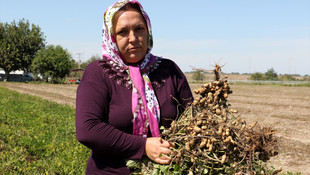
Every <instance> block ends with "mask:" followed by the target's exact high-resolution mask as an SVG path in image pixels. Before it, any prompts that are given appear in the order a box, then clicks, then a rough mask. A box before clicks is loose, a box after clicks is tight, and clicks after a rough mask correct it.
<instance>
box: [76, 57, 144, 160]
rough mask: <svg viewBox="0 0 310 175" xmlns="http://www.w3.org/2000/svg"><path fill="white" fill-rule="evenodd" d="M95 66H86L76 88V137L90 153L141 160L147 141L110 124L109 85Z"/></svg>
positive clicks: (95, 63) (94, 64)
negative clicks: (91, 151)
mask: <svg viewBox="0 0 310 175" xmlns="http://www.w3.org/2000/svg"><path fill="white" fill-rule="evenodd" d="M105 80H106V79H105V77H104V75H103V73H102V71H101V69H100V67H99V65H98V62H93V63H91V64H90V65H89V66H87V68H86V70H85V72H84V75H83V78H82V81H81V83H80V85H79V87H78V89H77V98H76V137H77V140H78V141H79V142H81V143H82V144H83V145H85V146H87V147H88V148H90V149H91V150H93V151H95V152H97V153H100V154H102V155H105V156H118V157H123V158H128V159H141V158H142V156H143V154H144V149H145V142H146V138H143V137H141V136H135V135H132V134H128V133H125V132H123V131H121V130H118V129H117V128H115V127H113V126H112V125H109V124H108V123H107V121H108V114H109V111H108V110H109V101H110V95H109V86H108V85H107V81H105Z"/></svg>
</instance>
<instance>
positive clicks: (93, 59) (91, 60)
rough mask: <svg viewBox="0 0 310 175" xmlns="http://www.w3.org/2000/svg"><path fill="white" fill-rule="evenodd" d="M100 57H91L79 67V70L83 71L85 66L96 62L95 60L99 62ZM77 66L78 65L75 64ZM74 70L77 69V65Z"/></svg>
mask: <svg viewBox="0 0 310 175" xmlns="http://www.w3.org/2000/svg"><path fill="white" fill-rule="evenodd" d="M101 58H102V57H100V56H98V55H93V56H92V57H90V58H89V59H88V60H87V61H85V62H83V63H82V64H81V65H80V68H81V69H85V68H86V66H87V65H88V64H89V63H91V62H93V61H96V60H100V59H101ZM76 64H78V63H76ZM75 67H76V68H78V65H75Z"/></svg>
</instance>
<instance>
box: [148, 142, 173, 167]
mask: <svg viewBox="0 0 310 175" xmlns="http://www.w3.org/2000/svg"><path fill="white" fill-rule="evenodd" d="M170 147H171V146H170V144H169V142H167V141H165V140H162V139H161V138H160V137H151V138H147V139H146V145H145V154H146V155H147V157H148V158H150V159H151V160H153V161H155V162H157V163H160V164H169V163H170V161H171V158H170V157H169V156H168V155H169V154H170V153H171V150H170V149H169V148H170Z"/></svg>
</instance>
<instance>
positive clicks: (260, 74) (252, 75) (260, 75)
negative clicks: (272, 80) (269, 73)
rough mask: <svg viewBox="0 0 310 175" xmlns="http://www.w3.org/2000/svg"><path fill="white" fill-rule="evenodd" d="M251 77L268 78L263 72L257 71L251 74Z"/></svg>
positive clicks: (255, 78) (252, 78) (256, 78)
mask: <svg viewBox="0 0 310 175" xmlns="http://www.w3.org/2000/svg"><path fill="white" fill-rule="evenodd" d="M250 79H251V80H266V77H265V76H264V74H262V73H259V72H255V73H253V74H251V78H250Z"/></svg>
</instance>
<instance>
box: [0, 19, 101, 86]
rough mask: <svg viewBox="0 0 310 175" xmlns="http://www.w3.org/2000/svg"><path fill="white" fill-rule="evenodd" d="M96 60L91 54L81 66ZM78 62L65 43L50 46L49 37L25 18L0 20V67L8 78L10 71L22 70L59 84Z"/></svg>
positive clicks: (6, 78)
mask: <svg viewBox="0 0 310 175" xmlns="http://www.w3.org/2000/svg"><path fill="white" fill-rule="evenodd" d="M95 59H100V57H99V56H93V57H91V58H90V59H89V60H87V61H86V62H83V63H82V64H81V68H85V67H86V65H87V64H88V63H89V62H91V61H94V60H95ZM77 65H78V63H76V62H75V61H74V59H73V58H72V55H71V54H70V53H69V51H68V50H66V49H64V48H63V47H62V46H60V45H47V43H46V37H45V35H44V33H43V32H42V31H41V28H40V27H39V26H38V25H35V24H30V23H29V21H28V20H25V19H21V20H19V21H18V22H15V20H14V21H13V22H11V23H2V22H0V68H2V69H3V70H4V72H5V75H4V80H5V81H6V80H8V78H9V74H10V72H12V71H17V70H22V71H24V72H27V73H30V72H31V73H32V74H35V75H40V76H41V77H42V78H43V79H45V80H46V81H50V82H52V83H58V82H61V81H63V80H64V79H65V78H66V77H67V76H68V75H69V73H70V70H71V69H74V68H77Z"/></svg>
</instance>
